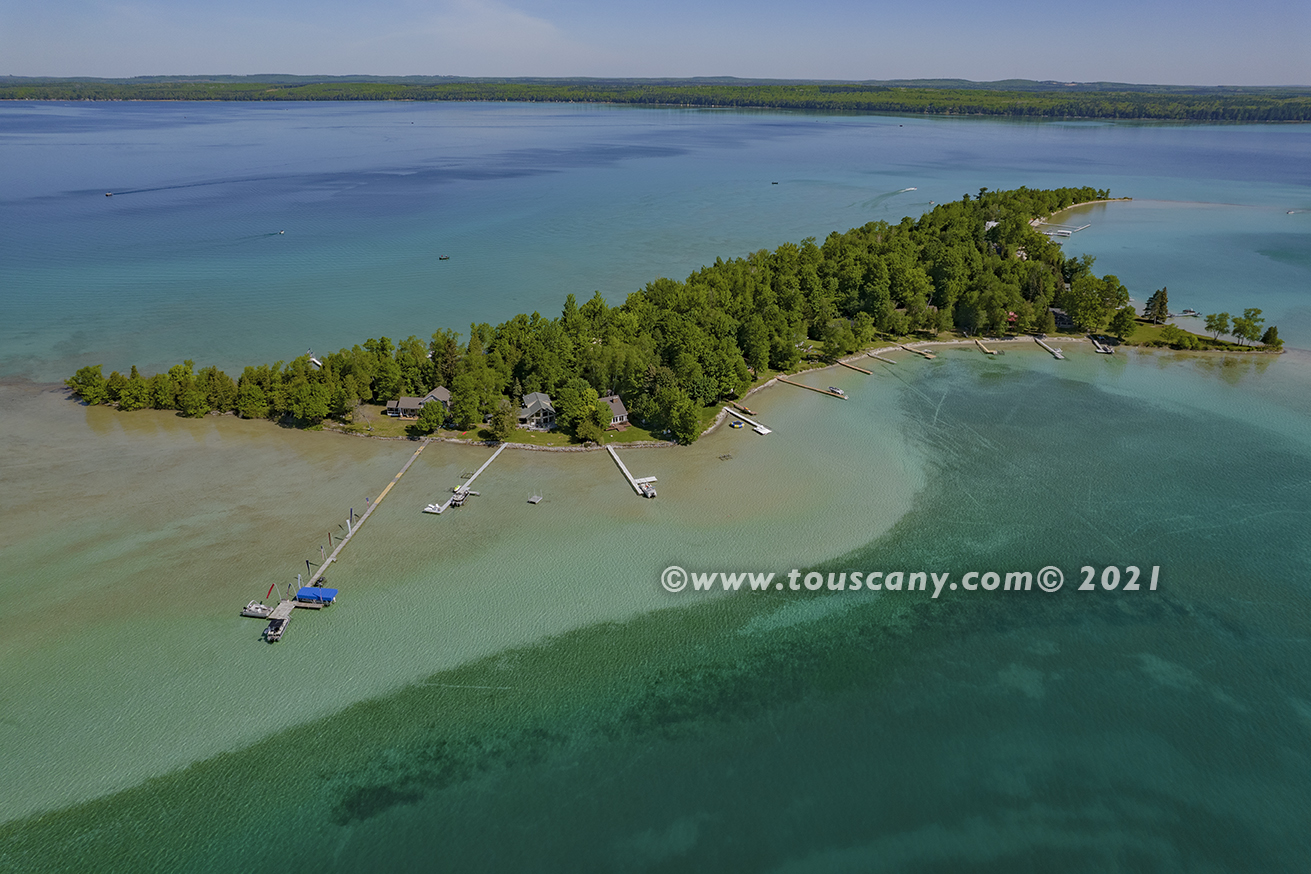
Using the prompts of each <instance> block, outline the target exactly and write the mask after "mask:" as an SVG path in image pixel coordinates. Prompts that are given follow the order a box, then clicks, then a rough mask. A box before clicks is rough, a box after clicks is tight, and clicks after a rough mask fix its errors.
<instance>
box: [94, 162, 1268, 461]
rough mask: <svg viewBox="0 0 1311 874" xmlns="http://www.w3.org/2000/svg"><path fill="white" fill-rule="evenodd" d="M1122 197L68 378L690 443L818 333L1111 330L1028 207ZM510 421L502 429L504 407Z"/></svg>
mask: <svg viewBox="0 0 1311 874" xmlns="http://www.w3.org/2000/svg"><path fill="white" fill-rule="evenodd" d="M1107 196H1109V192H1107V191H1099V190H1096V189H1093V188H1061V189H1055V190H1045V191H1043V190H1031V189H1028V188H1019V189H1015V190H1013V191H989V190H988V189H986V188H985V189H982V190H980V192H979V193H978V195H977V196H971V195H968V194H967V195H965V196H964V197H962V198H961V199H960V200H958V201H955V202H952V203H944V204H940V205H938V206H936V207H935V208H934V209H933V210H932V211H930V212H927V213H925V214H924V215H922V216H920V217H919V219H918V220H916V219H912V218H909V217H907V218H904V219H902V220H901V221H900V222H899V223H897V224H889V223H887V222H882V221H879V222H870V223H869V224H866V225H863V226H861V227H859V228H853V229H851V230H849V231H847V232H845V233H838V232H834V233H831V234H829V235H828V236H827V237H826V238H824V240H823V241H822V242H820V241H817V240H815V239H813V238H810V239H805V240H802V241H801V242H800V243H784V244H783V245H781V246H779V247H778V248H777V249H775V250H773V251H767V250H760V251H758V252H753V253H751V254H748V255H745V256H743V257H738V258H733V259H730V260H723V259H718V260H716V261H715V263H714V264H712V265H710V266H707V267H702V268H701V269H699V270H696V271H694V272H693V273H692V274H691V275H690V276H688V277H687V278H686V279H684V280H682V281H677V280H673V279H668V278H658V279H655V280H652V281H651V282H649V283H647V284H646V285H645V286H644V287H642V288H640V289H638V290H636V291H633V292H632V293H631V294H629V295H628V296H627V298H626V299H625V300H624V301H623V303H621V304H619V305H618V306H611V305H610V304H609V303H608V302H607V301H606V300H605V298H604V297H602V295H601V294H600V292H596V293H594V294H593V295H592V296H591V297H590V298H589V299H588V300H587V301H586V302H584V303H582V304H581V305H580V304H579V303H578V301H577V299H576V297H575V296H574V295H572V294H571V295H569V297H568V298H567V299H566V300H565V302H564V305H563V307H562V309H561V313H560V315H559V316H557V317H554V318H551V317H547V316H543V315H541V314H540V313H536V312H534V313H532V314H520V315H517V316H514V317H513V318H511V319H509V320H507V321H505V322H503V323H502V324H500V325H495V326H493V325H490V324H487V323H482V324H473V325H470V326H469V331H468V334H467V340H464V341H462V340H461V335H459V334H457V333H455V332H454V331H452V330H450V329H449V328H445V327H443V328H440V329H438V330H436V331H435V332H434V333H433V334H432V335H431V336H430V337H429V338H428V339H422V338H420V337H414V336H411V337H407V338H406V339H404V340H401V341H399V342H397V341H393V340H391V339H389V338H387V337H380V338H375V339H370V340H367V341H365V342H364V343H362V344H357V345H355V346H352V347H351V348H349V349H341V350H339V351H337V352H332V353H328V354H325V355H323V356H321V361H320V364H321V366H318V365H316V364H315V363H314V362H312V361H311V360H310V358H309V356H308V355H303V356H301V357H299V358H296V359H294V360H292V361H291V362H282V361H278V362H275V363H273V364H260V365H252V366H248V367H246V368H245V369H244V370H243V372H242V374H241V376H240V377H239V378H238V379H237V380H236V381H235V382H234V381H233V380H232V379H231V378H230V377H228V376H227V375H226V374H224V373H223V372H222V371H219V370H218V369H217V368H214V367H208V368H205V369H204V370H201V371H200V372H199V373H196V372H194V370H193V365H192V363H191V362H189V361H188V362H185V364H183V365H179V366H177V367H174V368H172V369H170V370H169V371H168V372H167V373H162V374H155V375H154V376H151V377H148V378H147V377H144V376H142V375H141V374H140V373H139V372H138V371H137V370H136V368H135V367H134V368H133V369H132V371H131V373H130V375H128V376H123V375H122V374H119V373H117V372H115V373H113V374H111V375H110V376H109V377H108V378H107V379H106V378H104V377H101V376H100V370H99V368H97V367H91V368H82V369H81V370H79V371H78V373H77V374H75V375H74V376H73V377H72V378H70V379H69V381H68V384H69V385H70V386H71V387H72V388H73V390H74V391H75V392H76V393H77V394H78V395H79V396H81V397H82V398H83V399H84V400H86V401H87V402H88V403H109V404H118V405H119V407H120V408H121V409H139V408H141V407H143V406H154V407H156V408H159V409H177V410H179V411H181V412H182V413H184V414H186V415H203V414H204V413H205V412H208V411H210V410H221V411H229V410H231V411H235V412H236V413H238V414H239V415H241V416H244V417H247V418H270V419H276V420H285V421H287V422H289V423H291V424H300V425H309V424H315V423H317V422H319V421H321V420H322V419H324V418H327V417H345V416H346V415H348V414H349V413H350V412H351V411H352V410H353V409H354V408H355V406H356V405H358V404H359V403H360V402H362V401H370V400H372V401H373V402H375V403H382V402H385V401H388V400H393V399H395V398H397V397H399V396H401V395H406V396H417V397H422V396H423V395H424V394H426V393H427V392H428V391H430V390H431V389H433V388H435V387H437V386H442V385H444V386H446V387H447V388H449V389H450V392H451V412H450V418H451V419H453V420H454V421H455V422H456V423H457V424H459V425H461V426H464V427H468V426H472V425H475V424H480V423H482V422H485V421H487V420H488V419H489V417H493V416H494V415H496V414H497V413H499V412H500V411H502V410H503V409H504V407H505V403H508V404H510V405H512V406H513V408H514V409H517V408H518V404H519V402H520V400H521V398H522V396H523V395H524V394H526V393H529V392H538V391H540V392H546V393H548V394H549V395H551V397H552V398H553V401H554V403H555V406H556V409H557V412H558V417H559V423H560V426H561V427H563V428H565V429H566V430H568V431H569V432H570V433H571V434H574V435H575V436H576V437H577V438H578V439H597V437H598V435H599V434H600V432H601V430H602V429H603V428H604V427H605V426H606V425H607V424H608V423H609V409H608V407H606V406H605V405H604V404H602V403H601V402H600V401H599V397H600V396H601V395H605V394H609V393H611V392H613V393H615V394H618V395H620V396H621V397H622V398H623V399H624V403H625V404H626V406H627V407H628V409H629V411H630V413H631V418H632V419H633V420H634V421H635V422H637V423H638V424H641V425H643V426H644V427H646V428H649V429H650V430H651V431H652V432H654V433H666V432H668V433H669V434H670V435H671V436H673V437H674V438H675V439H677V440H680V441H683V442H691V441H693V440H695V439H696V437H697V434H698V431H699V428H700V422H701V417H700V411H701V410H702V409H703V408H705V407H707V406H711V405H714V404H716V403H718V402H720V401H722V400H724V399H729V398H735V397H740V396H741V394H742V393H743V392H745V391H746V390H747V389H748V388H749V387H750V386H751V384H752V383H753V382H754V381H756V380H757V379H759V378H760V377H761V375H762V374H763V373H764V372H765V371H766V370H787V369H790V368H794V367H795V366H796V365H797V363H798V360H799V358H800V355H801V348H802V347H803V346H806V345H808V344H809V343H810V342H812V341H814V342H819V343H822V344H824V346H825V353H826V354H828V355H829V356H840V355H842V354H846V353H847V352H850V351H851V350H853V349H856V348H860V347H862V346H865V345H868V344H869V343H870V342H871V341H872V340H873V339H874V338H875V336H876V335H878V334H880V333H882V334H887V335H905V334H907V333H908V332H912V331H920V332H924V333H925V334H928V335H934V334H936V333H937V332H939V331H942V330H949V329H951V328H952V327H957V328H962V329H968V330H976V329H978V330H987V331H990V332H993V333H996V334H1002V333H1006V332H1008V331H1030V330H1048V331H1049V330H1051V329H1052V328H1051V313H1050V310H1049V308H1050V307H1064V308H1065V310H1066V311H1067V312H1069V313H1070V314H1071V317H1072V318H1074V319H1075V321H1076V323H1078V324H1079V325H1080V326H1081V327H1083V328H1085V329H1086V330H1099V329H1101V328H1102V327H1103V326H1105V325H1106V324H1107V322H1108V321H1110V320H1111V319H1112V318H1113V317H1116V316H1117V315H1118V313H1120V312H1122V311H1123V309H1124V307H1125V304H1126V303H1127V301H1128V291H1127V290H1126V289H1125V287H1124V286H1123V285H1122V284H1121V283H1120V281H1119V280H1118V279H1117V278H1116V277H1114V276H1112V275H1106V276H1102V277H1097V276H1096V275H1094V273H1093V270H1092V268H1093V259H1092V258H1090V257H1088V256H1083V257H1080V258H1073V257H1071V258H1066V257H1065V255H1064V253H1063V252H1062V251H1061V248H1060V246H1059V245H1057V244H1056V243H1055V242H1053V241H1052V240H1050V239H1048V238H1047V237H1046V236H1044V235H1042V234H1040V233H1039V232H1038V231H1036V230H1035V229H1034V228H1033V227H1032V226H1031V225H1030V221H1031V220H1032V219H1033V218H1035V217H1038V216H1046V215H1049V214H1051V213H1052V212H1055V211H1056V210H1059V209H1062V208H1064V207H1068V206H1070V205H1072V204H1075V203H1079V202H1084V201H1090V200H1097V199H1103V198H1106V197H1107ZM1163 293H1164V290H1162V294H1163ZM1253 312H1254V317H1255V318H1257V319H1259V316H1260V313H1259V311H1253ZM1257 324H1258V325H1259V322H1258V323H1257ZM1116 327H1117V328H1126V329H1127V328H1128V326H1127V325H1125V324H1124V323H1123V321H1122V320H1121V322H1120V323H1118V324H1117V325H1116ZM1257 336H1258V337H1259V336H1260V334H1259V333H1258V334H1257ZM503 402H505V403H503ZM430 406H431V404H430ZM603 407H604V409H603ZM425 409H427V407H425ZM427 424H428V425H431V426H433V427H435V426H436V425H435V424H434V423H432V422H429V423H427ZM438 424H439V423H438ZM496 424H498V425H499V426H500V427H501V430H504V428H505V427H506V423H505V419H504V415H503V414H502V418H501V419H500V420H498V421H497V422H496Z"/></svg>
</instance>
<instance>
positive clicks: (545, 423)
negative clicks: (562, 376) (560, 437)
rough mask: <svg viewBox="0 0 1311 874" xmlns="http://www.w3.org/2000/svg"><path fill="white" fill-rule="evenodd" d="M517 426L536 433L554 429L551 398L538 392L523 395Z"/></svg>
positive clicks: (544, 393)
mask: <svg viewBox="0 0 1311 874" xmlns="http://www.w3.org/2000/svg"><path fill="white" fill-rule="evenodd" d="M519 425H520V427H523V428H531V429H533V430H536V431H549V430H551V429H552V428H554V427H555V407H553V406H551V396H550V395H548V394H546V392H540V391H535V392H532V393H530V394H526V395H524V396H523V407H521V408H520V410H519Z"/></svg>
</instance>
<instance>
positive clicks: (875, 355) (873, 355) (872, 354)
mask: <svg viewBox="0 0 1311 874" xmlns="http://www.w3.org/2000/svg"><path fill="white" fill-rule="evenodd" d="M865 354H867V355H868V356H869V357H870V358H877V359H878V360H879V361H882V362H883V363H884V364H896V363H897V362H895V361H893V360H892V359H891V358H884V357H883V356H882V355H880V354H879V353H877V352H867V353H865Z"/></svg>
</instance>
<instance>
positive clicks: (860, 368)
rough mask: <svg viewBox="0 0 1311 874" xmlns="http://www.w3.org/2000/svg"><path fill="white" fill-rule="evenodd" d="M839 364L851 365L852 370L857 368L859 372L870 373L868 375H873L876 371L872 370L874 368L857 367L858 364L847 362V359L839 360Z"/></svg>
mask: <svg viewBox="0 0 1311 874" xmlns="http://www.w3.org/2000/svg"><path fill="white" fill-rule="evenodd" d="M838 364H841V365H842V366H843V367H850V368H851V369H852V370H857V371H859V372H861V373H864V374H866V375H868V376H873V375H874V371H872V370H866V369H865V368H863V367H857V366H856V365H854V364H848V363H847V362H845V361H839V362H838Z"/></svg>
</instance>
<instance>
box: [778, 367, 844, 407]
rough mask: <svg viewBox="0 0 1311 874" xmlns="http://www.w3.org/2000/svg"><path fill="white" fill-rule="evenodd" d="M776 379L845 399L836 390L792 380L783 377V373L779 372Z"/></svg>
mask: <svg viewBox="0 0 1311 874" xmlns="http://www.w3.org/2000/svg"><path fill="white" fill-rule="evenodd" d="M777 379H778V381H779V382H786V383H787V384H788V385H795V386H796V387H797V388H808V389H810V390H811V391H817V392H819V393H820V394H822V395H828V396H829V397H831V398H841V399H842V400H844V401H845V400H846V399H847V396H846V395H840V394H838V393H837V392H832V391H829V390H828V389H826V388H815V387H814V386H813V385H806V384H805V383H804V382H793V381H792V380H790V379H787V378H786V377H784V376H783V374H781V373H780V374H779V375H778V377H777Z"/></svg>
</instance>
